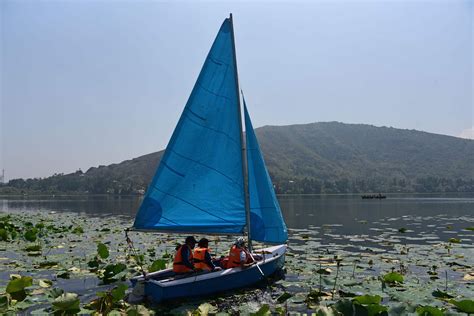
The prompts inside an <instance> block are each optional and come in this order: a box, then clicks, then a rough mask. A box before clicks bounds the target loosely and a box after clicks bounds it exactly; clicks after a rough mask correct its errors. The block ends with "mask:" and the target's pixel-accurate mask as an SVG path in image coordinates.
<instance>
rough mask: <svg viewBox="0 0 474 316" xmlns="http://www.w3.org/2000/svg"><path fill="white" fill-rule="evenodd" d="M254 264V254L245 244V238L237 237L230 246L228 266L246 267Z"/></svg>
mask: <svg viewBox="0 0 474 316" xmlns="http://www.w3.org/2000/svg"><path fill="white" fill-rule="evenodd" d="M252 264H254V260H253V259H252V255H251V254H250V252H249V251H248V249H247V247H246V246H245V239H244V238H243V237H239V238H237V240H236V241H235V243H234V244H233V245H232V247H231V248H230V251H229V258H228V261H227V264H226V268H227V269H229V268H235V267H242V268H245V267H248V266H251V265H252Z"/></svg>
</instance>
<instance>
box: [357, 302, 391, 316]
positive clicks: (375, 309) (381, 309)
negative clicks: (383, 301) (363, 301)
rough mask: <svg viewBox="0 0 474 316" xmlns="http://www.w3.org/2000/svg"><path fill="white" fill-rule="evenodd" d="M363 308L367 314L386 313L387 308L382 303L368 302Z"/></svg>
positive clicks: (370, 315)
mask: <svg viewBox="0 0 474 316" xmlns="http://www.w3.org/2000/svg"><path fill="white" fill-rule="evenodd" d="M364 308H365V309H366V310H367V315H368V316H378V315H388V312H387V311H388V308H387V307H386V306H383V305H379V304H369V305H364ZM356 311H357V310H356ZM356 314H357V312H356Z"/></svg>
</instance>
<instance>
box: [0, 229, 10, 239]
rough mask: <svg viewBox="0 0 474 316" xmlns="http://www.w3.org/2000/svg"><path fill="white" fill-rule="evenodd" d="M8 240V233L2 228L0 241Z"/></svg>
mask: <svg viewBox="0 0 474 316" xmlns="http://www.w3.org/2000/svg"><path fill="white" fill-rule="evenodd" d="M7 240H8V232H7V230H6V229H4V228H0V241H7Z"/></svg>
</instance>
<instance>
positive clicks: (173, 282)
mask: <svg viewBox="0 0 474 316" xmlns="http://www.w3.org/2000/svg"><path fill="white" fill-rule="evenodd" d="M285 252H286V245H278V246H274V247H268V248H264V249H262V250H258V251H256V252H255V253H256V254H259V255H261V254H262V253H263V256H264V260H262V261H259V262H258V267H257V265H253V266H250V267H248V268H244V269H242V268H240V267H238V268H232V269H225V270H221V271H216V272H210V273H203V274H197V275H195V276H190V277H186V278H179V279H174V278H172V277H170V278H166V277H165V278H164V279H158V278H162V277H163V276H166V274H170V271H169V270H167V271H161V272H160V273H157V274H155V275H150V276H149V277H150V279H148V280H144V279H143V277H137V278H134V279H132V283H133V285H134V286H136V285H137V283H142V284H143V285H144V296H145V297H146V298H147V299H150V300H152V301H154V302H155V303H159V302H162V301H166V300H173V299H179V298H189V297H197V296H207V295H212V294H216V293H219V292H224V291H229V290H233V289H238V288H244V287H248V286H251V285H254V284H256V283H258V282H259V281H262V280H263V279H265V278H266V277H268V276H270V275H272V274H274V273H275V272H276V271H278V270H279V269H281V268H282V267H283V265H284V262H285ZM258 268H260V270H261V272H260V270H259V269H258ZM262 272H263V275H262Z"/></svg>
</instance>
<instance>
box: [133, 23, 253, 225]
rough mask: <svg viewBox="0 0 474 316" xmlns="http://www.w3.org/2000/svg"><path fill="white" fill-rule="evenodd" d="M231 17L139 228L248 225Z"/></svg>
mask: <svg viewBox="0 0 474 316" xmlns="http://www.w3.org/2000/svg"><path fill="white" fill-rule="evenodd" d="M231 23H232V22H231V21H230V19H226V20H225V21H224V22H223V23H222V26H221V28H220V30H219V33H218V34H217V37H216V39H215V40H214V43H213V45H212V47H211V50H210V51H209V54H208V56H207V58H206V60H205V62H204V65H203V67H202V69H201V72H200V74H199V77H198V79H197V81H196V84H195V85H194V88H193V90H192V92H191V95H190V97H189V99H188V102H187V103H186V107H185V109H184V111H183V113H182V115H181V118H180V119H179V122H178V125H177V126H176V129H175V131H174V133H173V136H172V137H171V140H170V142H169V144H168V146H167V148H166V151H165V154H164V156H163V158H162V159H161V162H160V165H159V167H158V170H157V171H156V174H155V176H154V178H153V180H152V182H151V184H150V186H149V188H148V191H147V193H146V195H145V199H144V201H143V203H142V205H141V206H140V209H139V211H138V214H137V216H136V218H135V223H134V228H136V229H150V230H161V231H174V232H194V233H241V232H243V231H244V229H245V224H246V219H245V205H244V189H243V175H242V156H241V150H242V143H241V126H240V118H239V115H240V108H239V101H238V98H239V95H238V90H237V83H236V77H237V76H236V71H237V70H236V65H235V56H234V47H233V34H232V32H233V29H232V25H231Z"/></svg>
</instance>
